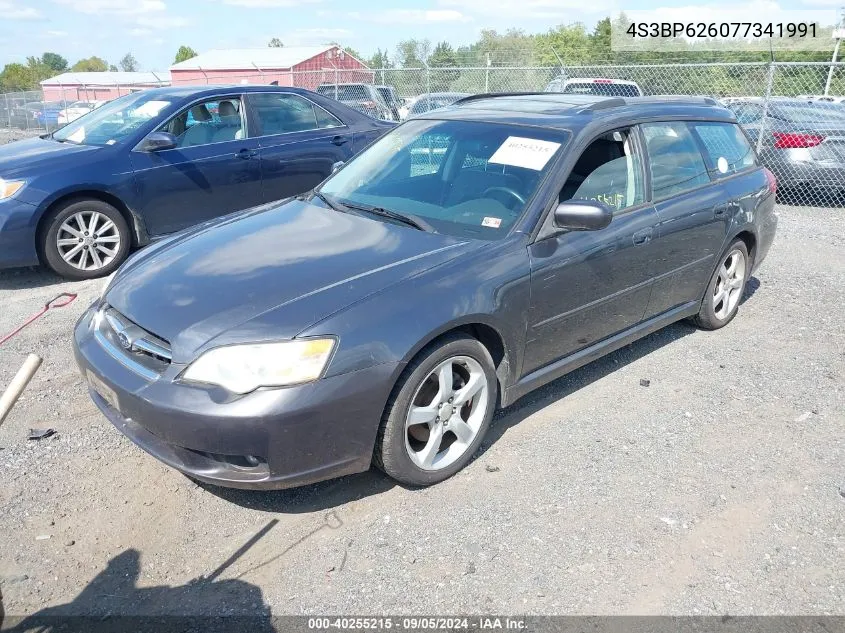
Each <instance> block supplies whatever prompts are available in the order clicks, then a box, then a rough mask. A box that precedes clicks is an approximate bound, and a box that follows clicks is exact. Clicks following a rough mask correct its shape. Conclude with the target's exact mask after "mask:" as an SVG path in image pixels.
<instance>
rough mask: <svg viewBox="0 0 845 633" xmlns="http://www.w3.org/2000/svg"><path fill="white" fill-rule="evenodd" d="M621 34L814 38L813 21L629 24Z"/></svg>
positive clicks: (656, 36) (633, 35)
mask: <svg viewBox="0 0 845 633" xmlns="http://www.w3.org/2000/svg"><path fill="white" fill-rule="evenodd" d="M625 33H626V34H627V35H629V36H631V37H632V38H663V37H667V38H668V37H689V38H716V37H721V38H742V39H748V38H754V39H759V38H764V37H769V38H781V37H797V38H815V37H816V24H815V23H813V22H807V23H805V22H778V23H771V22H770V23H765V22H709V23H707V22H689V23H687V22H631V24H630V25H629V26H628V28H626V29H625Z"/></svg>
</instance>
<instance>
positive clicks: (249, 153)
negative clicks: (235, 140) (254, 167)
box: [235, 148, 258, 160]
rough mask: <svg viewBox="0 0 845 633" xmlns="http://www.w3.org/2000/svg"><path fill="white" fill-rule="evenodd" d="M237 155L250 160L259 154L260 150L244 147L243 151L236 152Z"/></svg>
mask: <svg viewBox="0 0 845 633" xmlns="http://www.w3.org/2000/svg"><path fill="white" fill-rule="evenodd" d="M235 156H237V157H238V158H242V159H243V160H249V159H250V158H255V157H256V156H258V150H254V149H247V148H243V149H242V150H241V151H239V152H238V153H237V154H235Z"/></svg>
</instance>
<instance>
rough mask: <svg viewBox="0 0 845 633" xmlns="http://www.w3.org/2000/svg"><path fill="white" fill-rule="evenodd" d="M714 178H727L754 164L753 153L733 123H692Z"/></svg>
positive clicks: (746, 140)
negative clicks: (705, 152) (714, 175)
mask: <svg viewBox="0 0 845 633" xmlns="http://www.w3.org/2000/svg"><path fill="white" fill-rule="evenodd" d="M692 128H693V129H694V130H695V133H696V134H698V138H699V139H701V144H702V145H704V148H705V150H706V151H707V156H708V158H709V160H710V165H711V167H712V169H713V170H714V172H715V174H716V177H723V176H729V175H731V174H735V173H736V172H738V171H741V170H743V169H746V168H747V167H751V166H753V165H754V164H755V159H754V151H753V150H752V149H751V145H749V143H748V139H747V138H745V134H743V133H742V130H740V129H739V126H738V125H736V124H734V123H693V124H692Z"/></svg>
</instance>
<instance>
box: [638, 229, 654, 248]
mask: <svg viewBox="0 0 845 633" xmlns="http://www.w3.org/2000/svg"><path fill="white" fill-rule="evenodd" d="M653 235H654V229H653V228H652V227H649V228H647V229H643V230H642V231H637V232H636V233H634V244H636V245H637V246H639V245H641V244H646V243H647V242H649V241H651V238H652V236H653Z"/></svg>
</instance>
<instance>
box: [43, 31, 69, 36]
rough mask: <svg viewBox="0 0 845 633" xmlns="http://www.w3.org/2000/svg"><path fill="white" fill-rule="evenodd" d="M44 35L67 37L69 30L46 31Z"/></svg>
mask: <svg viewBox="0 0 845 633" xmlns="http://www.w3.org/2000/svg"><path fill="white" fill-rule="evenodd" d="M44 35H45V36H47V37H67V31H46V32H45V33H44Z"/></svg>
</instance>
